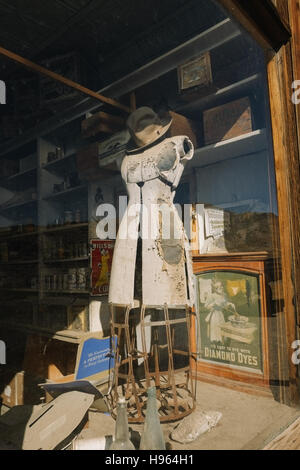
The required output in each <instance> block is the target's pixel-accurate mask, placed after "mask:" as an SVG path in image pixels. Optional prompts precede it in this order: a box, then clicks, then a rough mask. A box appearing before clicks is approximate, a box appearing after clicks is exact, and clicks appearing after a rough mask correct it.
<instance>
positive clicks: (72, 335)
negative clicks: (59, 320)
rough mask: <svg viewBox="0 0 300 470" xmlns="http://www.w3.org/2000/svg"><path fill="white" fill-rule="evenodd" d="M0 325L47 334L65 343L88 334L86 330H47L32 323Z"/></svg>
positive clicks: (1, 323) (3, 323) (78, 339)
mask: <svg viewBox="0 0 300 470" xmlns="http://www.w3.org/2000/svg"><path fill="white" fill-rule="evenodd" d="M0 325H1V326H2V327H4V328H9V329H12V330H19V331H22V332H24V333H36V334H39V335H41V336H47V337H49V338H52V339H58V340H60V341H64V342H67V343H75V344H78V343H80V341H81V339H82V338H84V337H85V336H86V335H88V334H89V333H88V332H85V331H74V330H61V331H54V330H49V329H47V328H43V327H39V326H34V325H26V324H24V325H23V324H15V323H10V322H2V321H1V322H0Z"/></svg>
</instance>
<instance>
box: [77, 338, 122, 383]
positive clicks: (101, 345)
mask: <svg viewBox="0 0 300 470" xmlns="http://www.w3.org/2000/svg"><path fill="white" fill-rule="evenodd" d="M113 341H115V344H116V342H117V338H116V337H115V338H103V339H97V338H89V339H87V340H85V342H84V344H83V347H82V351H81V356H80V361H79V364H78V370H77V374H76V380H81V379H86V378H88V377H90V376H92V375H95V374H99V373H100V372H105V371H109V370H110V369H112V368H113V367H114V363H115V361H114V357H113V351H112V346H113Z"/></svg>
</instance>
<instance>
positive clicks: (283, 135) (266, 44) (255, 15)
mask: <svg viewBox="0 0 300 470" xmlns="http://www.w3.org/2000/svg"><path fill="white" fill-rule="evenodd" d="M217 3H219V4H221V6H223V7H224V8H225V9H226V10H227V11H228V13H229V14H230V16H233V17H234V18H235V19H236V20H237V21H238V22H239V23H240V24H241V25H242V26H243V27H244V28H245V29H246V30H247V31H248V32H249V33H250V34H251V35H252V36H253V37H254V39H255V40H256V41H257V42H258V43H259V44H260V45H261V46H262V47H263V48H264V50H265V54H266V61H267V76H268V87H269V98H270V114H271V128H272V132H273V147H274V165H275V177H276V189H277V197H278V219H279V237H280V244H281V272H282V280H283V297H284V299H283V300H284V307H283V309H282V310H283V311H282V313H281V314H279V319H278V322H279V328H280V331H281V336H282V337H281V338H279V339H280V342H281V348H279V351H278V360H279V362H280V361H287V363H288V375H289V377H288V379H289V380H288V383H289V385H288V387H286V386H285V385H280V400H281V401H282V402H283V403H286V404H289V405H291V406H292V405H298V404H299V401H300V393H299V389H300V379H299V375H300V374H299V370H298V366H297V365H296V364H294V363H293V361H292V355H293V352H294V349H293V348H292V343H293V342H294V341H295V340H296V339H299V337H300V334H299V325H300V302H299V301H300V253H299V240H300V221H299V220H300V197H299V188H300V172H299V144H300V138H299V137H300V135H299V133H300V122H299V118H300V109H297V106H295V105H294V104H293V102H292V93H293V90H292V83H293V81H294V80H296V79H297V78H298V79H300V70H299V59H298V58H297V51H299V48H300V25H299V23H298V22H297V19H296V18H297V16H296V14H297V12H299V9H300V0H273V1H271V0H251V2H249V1H245V0H217ZM297 74H298V77H297ZM299 106H300V105H298V107H299ZM279 382H280V381H279ZM282 384H284V379H283V380H282Z"/></svg>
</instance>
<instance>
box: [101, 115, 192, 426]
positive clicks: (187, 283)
mask: <svg viewBox="0 0 300 470" xmlns="http://www.w3.org/2000/svg"><path fill="white" fill-rule="evenodd" d="M171 122H172V120H171V119H170V118H169V119H168V120H167V121H164V122H163V121H162V120H160V119H159V118H158V116H157V115H156V114H155V113H154V112H153V111H152V110H151V109H150V108H140V109H139V110H137V111H135V112H133V113H132V115H131V116H130V117H129V119H128V122H127V125H128V128H129V131H130V132H131V134H132V136H133V137H134V140H135V142H136V143H137V144H138V147H137V148H135V149H134V150H131V151H128V152H127V155H126V156H125V158H124V160H123V162H122V166H121V174H122V178H123V181H124V183H125V184H126V188H127V193H128V196H129V201H128V207H127V210H126V212H125V215H124V217H123V219H122V222H121V224H120V227H119V232H118V236H117V240H116V244H115V249H114V256H113V262H112V269H111V277H110V288H109V303H110V306H111V313H112V333H113V334H115V335H117V337H118V347H117V350H116V351H115V354H116V358H115V363H116V371H115V388H114V400H113V401H114V403H116V400H117V396H118V386H120V384H121V383H123V384H124V383H125V394H126V391H127V394H128V397H130V395H134V397H135V399H136V411H137V414H136V416H135V418H132V419H131V418H129V421H130V420H131V421H132V422H141V421H143V414H142V403H143V396H144V395H145V394H146V389H147V388H148V387H150V386H151V385H153V384H152V383H151V382H152V381H154V383H155V386H156V387H157V389H158V395H159V396H160V397H161V400H162V403H164V404H165V406H167V405H166V403H167V400H166V398H165V396H164V389H165V385H163V383H167V388H168V387H169V388H170V390H171V392H170V391H169V392H168V393H169V396H170V397H171V402H172V405H171V407H170V406H169V405H168V406H169V414H168V416H169V417H170V416H171V418H172V419H175V418H176V419H178V417H179V414H180V413H179V408H178V403H177V385H179V384H178V383H177V382H176V378H175V366H174V360H175V359H174V358H175V356H176V354H177V356H178V357H179V358H180V360H181V363H182V358H183V357H184V358H185V361H184V362H185V363H184V367H181V370H183V369H184V372H185V375H189V357H190V350H189V348H190V345H189V311H190V308H191V307H192V306H193V304H194V288H193V282H192V264H191V260H190V257H189V246H188V240H187V237H186V235H185V231H184V227H183V224H182V221H181V219H180V217H179V214H178V212H177V209H176V207H175V206H174V202H173V201H174V197H175V191H176V188H177V186H178V184H179V182H180V178H181V176H182V173H183V171H184V167H185V164H186V163H187V162H188V161H189V160H190V159H192V158H193V155H194V148H193V144H192V143H191V141H190V140H189V139H188V137H185V136H176V137H169V138H168V137H167V131H168V129H169V127H170V125H171ZM139 236H140V237H141V260H138V261H141V262H140V263H138V264H137V248H138V238H139ZM137 266H139V269H140V270H141V272H137ZM140 278H141V282H140V286H141V288H140V289H139V290H135V284H136V283H135V281H136V280H137V279H139V280H140ZM172 322H173V323H174V324H173V323H172ZM180 328H181V329H183V328H184V329H185V335H182V334H181V332H180ZM176 329H177V330H176ZM176 331H177V332H178V331H179V332H180V337H181V341H183V342H185V343H186V344H185V345H184V347H183V348H182V347H180V345H179V347H177V346H176V348H175V347H174V345H175V339H174V338H175V335H176V334H177V333H176ZM175 350H176V352H174V351H175ZM179 362H180V361H179ZM137 379H138V380H139V383H140V380H141V379H144V380H145V381H146V384H145V387H144V388H143V387H142V388H140V387H139V386H138V385H137V383H136V380H137ZM183 380H184V384H185V385H186V384H187V382H188V380H186V377H184V379H183ZM180 387H181V390H183V388H184V387H183V386H182V384H180ZM182 387H183V388H182ZM123 392H124V391H122V393H123ZM186 392H187V395H189V390H187V389H186ZM170 393H171V395H170ZM192 398H193V397H192ZM192 401H193V400H192ZM181 406H182V403H181ZM193 406H194V403H193V402H192V403H191V400H190V401H189V403H186V407H184V406H183V407H182V408H183V409H185V410H184V411H183V412H182V416H185V415H187V414H189V413H190V412H191V411H192V409H193ZM170 410H171V411H170Z"/></svg>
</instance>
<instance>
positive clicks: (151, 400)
mask: <svg viewBox="0 0 300 470" xmlns="http://www.w3.org/2000/svg"><path fill="white" fill-rule="evenodd" d="M147 395H148V400H147V410H146V418H145V423H144V429H143V433H142V437H141V442H140V450H166V444H165V439H164V436H163V433H162V429H161V425H160V421H159V416H158V411H157V405H156V387H150V388H148V390H147Z"/></svg>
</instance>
